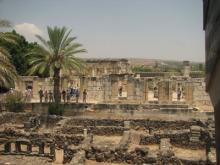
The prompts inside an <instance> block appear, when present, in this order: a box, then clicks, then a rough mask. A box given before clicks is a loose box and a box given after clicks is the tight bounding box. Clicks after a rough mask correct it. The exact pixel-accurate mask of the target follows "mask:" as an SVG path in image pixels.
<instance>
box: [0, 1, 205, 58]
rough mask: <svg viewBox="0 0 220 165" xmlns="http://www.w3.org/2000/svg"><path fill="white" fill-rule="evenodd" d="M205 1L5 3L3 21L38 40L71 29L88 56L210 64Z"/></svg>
mask: <svg viewBox="0 0 220 165" xmlns="http://www.w3.org/2000/svg"><path fill="white" fill-rule="evenodd" d="M202 17H203V16H202V0H1V1H0V18H1V19H9V20H10V21H12V22H13V23H14V26H15V28H16V29H17V30H18V31H19V32H20V33H22V34H23V35H25V36H26V37H27V38H28V39H29V40H33V38H34V37H33V34H32V33H38V34H41V35H43V36H46V32H45V30H46V26H48V25H49V26H54V25H58V26H63V25H64V26H67V27H68V28H71V29H73V33H72V35H74V36H77V37H78V41H79V42H80V43H82V44H83V45H84V47H85V48H86V49H87V50H88V53H87V54H85V55H83V56H84V57H98V58H100V57H109V58H121V57H128V58H130V57H135V58H150V59H152V58H154V59H173V60H193V61H204V59H205V51H204V49H205V48H204V31H203V29H202V21H203V20H202Z"/></svg>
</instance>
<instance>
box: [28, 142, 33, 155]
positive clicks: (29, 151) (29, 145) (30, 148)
mask: <svg viewBox="0 0 220 165" xmlns="http://www.w3.org/2000/svg"><path fill="white" fill-rule="evenodd" d="M31 152H32V144H31V143H29V144H27V153H29V154H30V153H31Z"/></svg>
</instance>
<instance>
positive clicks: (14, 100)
mask: <svg viewBox="0 0 220 165" xmlns="http://www.w3.org/2000/svg"><path fill="white" fill-rule="evenodd" d="M5 102H6V108H7V109H8V110H9V111H11V112H22V111H24V103H25V101H24V96H23V94H22V93H21V92H19V91H13V93H8V94H7V95H6V97H5Z"/></svg>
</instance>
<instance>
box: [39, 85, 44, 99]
mask: <svg viewBox="0 0 220 165" xmlns="http://www.w3.org/2000/svg"><path fill="white" fill-rule="evenodd" d="M38 93H39V97H40V103H42V99H43V97H44V92H43V90H42V89H41V88H40V90H39V91H38Z"/></svg>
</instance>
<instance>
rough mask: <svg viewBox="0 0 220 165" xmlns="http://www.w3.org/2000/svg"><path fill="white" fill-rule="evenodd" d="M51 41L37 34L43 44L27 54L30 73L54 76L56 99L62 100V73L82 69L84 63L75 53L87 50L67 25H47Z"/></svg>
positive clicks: (57, 100) (56, 100) (57, 101)
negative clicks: (71, 34) (72, 35)
mask: <svg viewBox="0 0 220 165" xmlns="http://www.w3.org/2000/svg"><path fill="white" fill-rule="evenodd" d="M47 32H48V36H49V41H46V40H45V39H44V38H43V37H41V36H39V35H36V37H37V38H38V39H39V40H40V41H41V45H39V46H38V47H36V48H34V49H33V50H32V51H31V52H30V53H28V54H27V59H28V63H29V64H30V66H31V67H30V69H29V71H28V74H29V75H33V74H36V73H37V74H47V73H49V75H50V76H51V77H53V81H54V89H53V91H54V100H55V102H56V103H59V102H60V74H61V72H62V73H67V72H68V73H70V71H71V70H77V71H82V69H83V68H84V63H83V61H82V60H80V59H79V58H77V57H76V56H75V55H76V54H78V53H82V52H86V50H85V49H82V45H81V44H79V43H76V42H75V40H76V37H70V33H71V30H68V29H67V28H66V27H62V28H59V27H56V26H55V27H54V28H51V27H47Z"/></svg>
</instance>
